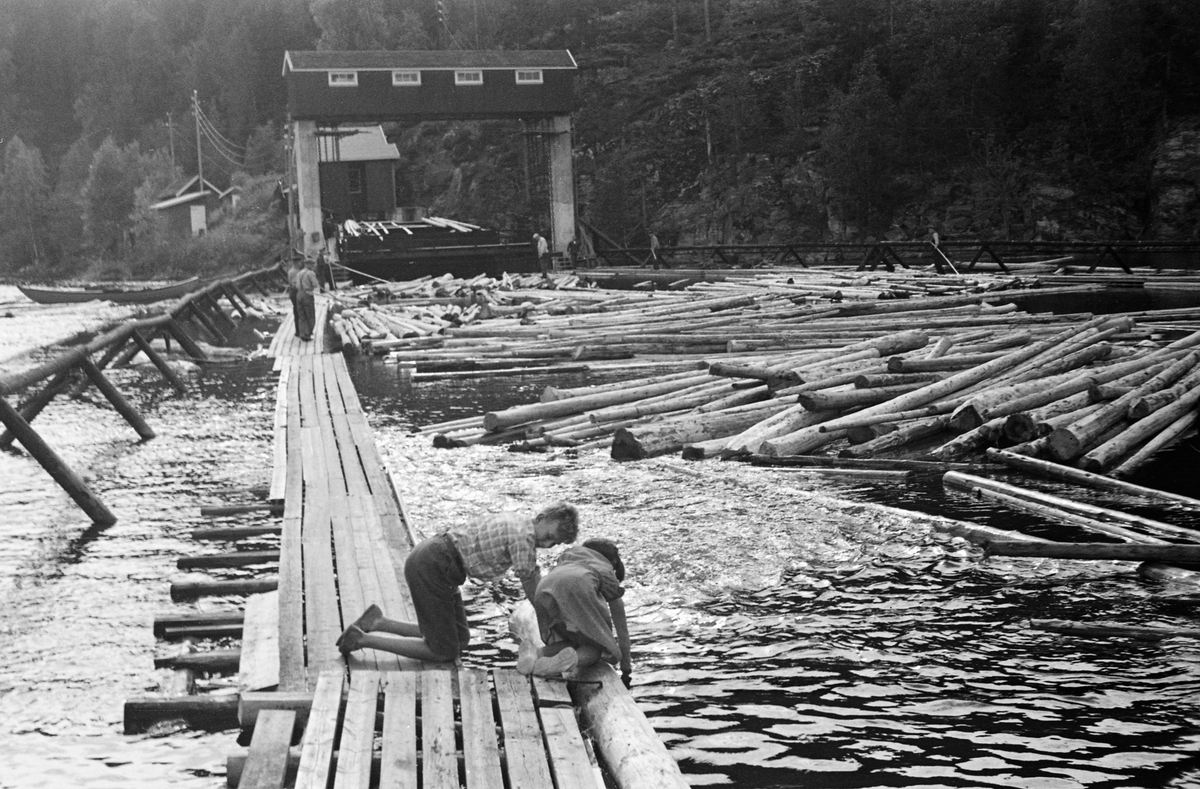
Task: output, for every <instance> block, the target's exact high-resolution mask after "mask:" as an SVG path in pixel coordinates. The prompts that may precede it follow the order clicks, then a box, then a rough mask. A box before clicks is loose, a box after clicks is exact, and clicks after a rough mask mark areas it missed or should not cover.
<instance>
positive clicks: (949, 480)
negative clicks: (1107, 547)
mask: <svg viewBox="0 0 1200 789" xmlns="http://www.w3.org/2000/svg"><path fill="white" fill-rule="evenodd" d="M942 483H943V484H944V485H948V486H954V487H960V488H965V489H968V490H970V489H973V488H981V489H985V490H993V491H999V492H1001V493H1005V494H1008V495H1010V496H1016V497H1019V498H1022V499H1025V500H1026V501H1033V502H1037V503H1040V504H1044V505H1047V506H1050V507H1054V508H1056V509H1059V510H1062V511H1064V512H1067V513H1072V514H1075V515H1082V516H1083V517H1086V518H1093V519H1096V520H1101V521H1104V522H1106V523H1115V524H1120V525H1122V526H1126V527H1131V528H1135V529H1140V530H1141V531H1142V532H1144V533H1146V534H1148V535H1151V536H1152V537H1153V539H1163V538H1167V537H1170V538H1177V539H1184V540H1190V541H1194V542H1200V531H1198V530H1196V529H1189V528H1186V527H1184V526H1176V525H1174V524H1172V523H1164V522H1162V521H1156V520H1152V519H1150V518H1143V517H1141V516H1139V515H1131V514H1129V513H1126V512H1121V511H1120V510H1114V509H1109V508H1107V507H1098V506H1095V505H1093V504H1084V503H1083V502H1077V501H1071V500H1070V499H1065V498H1063V497H1061V496H1053V495H1051V494H1049V493H1040V492H1038V491H1032V490H1026V489H1024V488H1020V487H1017V486H1016V485H1008V484H1006V483H1003V482H997V481H996V480H992V479H986V478H984V477H979V476H974V475H971V474H963V473H961V472H958V471H948V472H946V474H945V475H944V476H943V477H942ZM1139 541H1142V542H1144V541H1146V540H1139Z"/></svg>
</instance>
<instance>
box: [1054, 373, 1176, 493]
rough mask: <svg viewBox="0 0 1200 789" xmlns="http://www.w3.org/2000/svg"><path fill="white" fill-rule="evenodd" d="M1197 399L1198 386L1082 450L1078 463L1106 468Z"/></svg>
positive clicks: (1164, 425) (1089, 467)
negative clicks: (1083, 453) (1098, 443)
mask: <svg viewBox="0 0 1200 789" xmlns="http://www.w3.org/2000/svg"><path fill="white" fill-rule="evenodd" d="M1197 403H1200V388H1197V389H1193V390H1192V391H1190V392H1188V393H1187V394H1185V395H1184V396H1183V397H1181V398H1179V399H1178V400H1175V401H1174V402H1173V403H1171V404H1170V405H1168V406H1167V407H1165V408H1161V409H1159V410H1157V411H1155V412H1154V413H1152V414H1150V415H1149V416H1147V417H1145V418H1144V419H1141V420H1139V421H1137V422H1134V423H1133V424H1132V425H1130V426H1129V427H1128V428H1127V429H1125V430H1124V431H1122V432H1121V433H1120V434H1118V435H1117V436H1115V437H1113V438H1110V439H1109V440H1108V441H1106V442H1104V443H1103V444H1101V445H1100V446H1098V447H1096V448H1095V449H1093V450H1091V451H1090V452H1088V453H1087V454H1085V455H1084V456H1083V457H1082V458H1080V459H1079V465H1080V466H1081V467H1083V468H1084V469H1086V470H1088V471H1093V472H1102V471H1107V470H1108V469H1109V468H1111V467H1112V466H1114V465H1116V463H1117V461H1119V460H1120V459H1121V458H1123V457H1125V456H1126V455H1128V454H1129V453H1130V452H1132V451H1133V450H1134V448H1136V447H1138V446H1139V445H1141V444H1142V443H1144V442H1146V441H1148V440H1150V438H1152V437H1153V436H1155V435H1157V434H1158V433H1160V432H1162V431H1163V430H1164V429H1166V428H1167V427H1168V426H1170V425H1171V423H1173V422H1174V421H1175V420H1176V419H1178V418H1180V417H1181V416H1184V415H1186V414H1190V413H1192V412H1193V411H1194V410H1195V408H1196V404H1197ZM1051 443H1053V438H1052V439H1051Z"/></svg>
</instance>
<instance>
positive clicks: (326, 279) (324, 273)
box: [317, 247, 337, 291]
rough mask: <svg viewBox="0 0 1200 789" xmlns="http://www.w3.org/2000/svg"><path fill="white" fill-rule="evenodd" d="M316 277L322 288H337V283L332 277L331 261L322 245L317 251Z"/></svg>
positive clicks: (331, 289)
mask: <svg viewBox="0 0 1200 789" xmlns="http://www.w3.org/2000/svg"><path fill="white" fill-rule="evenodd" d="M317 279H318V281H320V283H321V287H322V289H323V290H330V291H333V290H337V283H336V282H335V281H334V279H333V261H332V260H330V259H329V252H328V251H327V250H326V249H325V248H324V247H322V248H321V251H320V252H318V253H317Z"/></svg>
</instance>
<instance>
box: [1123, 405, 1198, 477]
mask: <svg viewBox="0 0 1200 789" xmlns="http://www.w3.org/2000/svg"><path fill="white" fill-rule="evenodd" d="M1197 419H1200V414H1197V413H1196V412H1192V413H1189V414H1184V415H1183V416H1181V417H1179V418H1178V419H1176V420H1175V421H1174V422H1172V423H1171V424H1170V425H1169V426H1168V427H1167V428H1166V429H1165V430H1163V431H1162V432H1160V433H1159V434H1158V435H1157V436H1155V437H1154V438H1152V439H1150V440H1149V441H1147V442H1146V443H1145V444H1144V445H1143V446H1142V448H1141V449H1139V450H1138V451H1137V452H1134V453H1133V454H1132V455H1130V456H1129V458H1128V459H1126V460H1125V461H1123V462H1122V463H1121V464H1120V465H1119V466H1117V467H1116V468H1114V469H1113V470H1112V471H1111V472H1109V474H1110V476H1112V477H1127V476H1129V475H1130V474H1132V473H1133V472H1135V471H1137V470H1138V469H1139V468H1140V467H1141V466H1142V464H1144V463H1145V462H1146V461H1148V460H1149V459H1150V458H1152V457H1153V456H1154V454H1155V453H1157V452H1158V451H1159V450H1161V449H1164V448H1166V447H1167V446H1169V445H1170V444H1171V443H1172V442H1174V441H1176V440H1178V439H1179V438H1180V436H1182V435H1183V434H1185V433H1187V432H1188V431H1189V430H1191V429H1192V428H1193V427H1194V426H1195V425H1196V422H1197Z"/></svg>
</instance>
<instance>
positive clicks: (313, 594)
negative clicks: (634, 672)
mask: <svg viewBox="0 0 1200 789" xmlns="http://www.w3.org/2000/svg"><path fill="white" fill-rule="evenodd" d="M325 303H326V302H325V300H323V299H322V300H319V305H318V320H317V330H316V332H315V333H314V340H313V342H309V343H302V342H300V341H298V340H296V339H295V337H294V334H293V335H289V331H290V326H291V324H290V321H288V322H285V324H284V326H283V327H282V329H281V331H280V334H279V335H278V336H277V337H276V340H275V342H274V343H273V344H272V350H273V351H275V353H276V355H277V367H278V370H279V373H280V379H279V390H278V399H277V405H276V417H275V461H274V462H275V468H274V476H273V481H272V492H271V498H273V499H277V500H281V501H282V502H283V531H282V544H281V551H280V569H279V586H278V590H277V592H273V593H270V594H267V595H259V596H256V597H254V598H251V600H250V601H249V602H248V603H247V607H246V617H245V628H244V635H243V647H242V654H243V660H242V671H241V685H242V688H241V689H242V702H241V709H240V717H241V721H242V725H243V726H250V725H253V728H254V733H253V738H252V741H251V745H250V750H249V752H248V754H245V755H240V754H239V755H238V756H234V757H231V759H230V761H229V767H230V770H229V783H230V785H231V786H240V787H272V788H277V787H283V786H286V785H292V784H293V782H294V785H295V786H297V787H319V788H320V789H324V787H326V786H330V785H332V786H333V787H336V788H338V789H340V788H341V787H357V788H359V789H363V788H365V787H368V786H395V787H418V786H419V787H430V788H431V789H437V788H440V787H446V788H447V789H450V788H451V787H453V788H455V789H456V788H457V787H460V786H466V787H468V789H476V788H478V789H503V788H504V787H506V786H507V787H511V788H512V789H518V788H519V789H543V788H544V789H555V788H556V787H557V789H591V788H592V787H595V789H603V787H604V779H603V777H602V775H601V773H600V771H599V768H598V767H597V766H596V760H595V758H594V757H593V756H592V755H591V752H590V748H589V745H588V742H587V741H586V740H585V739H584V737H583V735H582V734H581V732H580V728H579V724H578V722H577V718H576V713H575V709H574V708H573V706H572V699H571V696H570V695H569V694H568V692H567V685H566V683H563V682H556V681H546V680H541V679H537V680H533V681H531V680H530V678H528V677H525V676H523V675H521V674H519V673H517V672H516V671H515V670H512V669H492V670H487V671H485V670H479V669H466V668H461V667H457V666H444V665H438V666H433V665H428V666H427V665H425V664H422V663H419V662H417V661H411V660H407V659H402V658H398V657H395V656H393V655H390V654H386V653H382V652H378V651H375V650H370V649H366V650H361V651H360V652H358V653H355V654H354V655H352V656H351V657H350V658H349V659H348V660H345V659H343V657H342V656H341V655H340V654H339V652H338V650H337V648H336V646H335V643H334V642H335V640H336V638H337V636H338V634H339V633H340V632H341V631H342V629H343V627H344V626H345V625H346V624H348V623H349V622H352V621H353V620H354V619H355V618H356V617H357V616H358V615H359V614H360V613H361V612H362V610H363V609H364V608H365V607H366V606H367V604H369V603H373V602H375V603H378V604H379V605H380V606H381V607H382V608H383V610H384V611H386V612H388V613H389V614H391V615H394V616H398V617H401V618H407V619H410V620H412V619H414V618H415V616H414V614H413V611H412V604H411V600H410V599H409V597H408V589H407V587H406V585H405V584H404V583H403V582H402V580H401V579H402V573H401V570H402V567H403V561H404V558H405V556H406V555H407V553H408V551H409V549H410V548H411V547H412V545H413V536H412V533H411V531H410V529H409V528H408V524H407V523H406V522H405V518H404V516H403V510H402V507H401V503H400V499H399V497H398V496H397V494H396V491H395V490H394V488H393V487H392V484H391V480H390V477H389V475H388V473H387V471H386V469H385V467H384V464H383V461H382V459H381V457H380V455H379V451H378V448H377V447H376V445H375V441H374V437H373V434H372V432H371V428H370V425H369V424H368V422H367V418H366V415H365V414H364V413H363V410H362V407H361V405H360V404H359V401H358V397H357V395H356V393H355V390H354V386H353V383H352V382H351V380H350V375H349V371H348V369H347V366H346V362H345V359H344V358H343V357H342V356H341V355H340V354H321V353H319V352H318V353H314V352H313V350H314V349H316V350H319V349H320V348H322V347H323V341H322V338H323V334H324V326H325V320H324V317H325V312H326V310H325V309H323V306H324V304H325ZM608 673H609V674H610V675H611V674H612V672H611V670H609V672H608ZM601 683H602V680H597V681H596V684H597V685H600V684H601ZM610 683H611V679H610ZM617 684H618V685H619V682H618V683H617ZM621 692H624V691H623V689H621ZM626 697H627V698H628V695H627V694H626ZM630 704H631V702H630ZM634 709H636V708H634ZM638 717H640V714H639V715H638ZM641 724H642V725H643V727H644V728H643V729H641V730H640V731H641V732H642V733H643V739H644V740H645V741H644V742H643V746H644V748H643V750H644V751H645V752H646V753H650V754H653V756H654V758H655V759H657V760H658V761H661V762H663V763H664V764H663V766H662V767H661V769H660V768H656V769H654V770H652V771H651V773H653V777H652V778H649V775H650V774H649V773H648V774H647V775H648V778H649V780H647V781H645V782H641V783H636V782H635V783H634V784H630V783H628V782H626V783H624V784H622V786H623V789H632V787H633V786H635V785H640V786H645V787H650V786H654V787H656V789H657V787H663V786H666V787H671V786H680V787H683V786H686V784H685V783H684V782H683V779H682V776H680V775H679V772H678V768H676V767H675V764H674V762H673V761H671V759H670V757H669V756H667V755H666V751H665V748H663V746H662V745H661V743H660V742H658V740H657V737H656V736H654V734H653V730H652V729H650V728H649V726H648V724H645V721H644V718H642V719H641ZM627 728H628V727H627ZM629 730H630V731H631V732H636V731H639V730H638V729H637V727H633V728H631V729H629ZM645 732H649V734H648V735H646V734H645ZM294 743H296V744H294ZM627 761H628V760H627ZM635 761H636V760H635ZM672 771H673V774H672ZM660 773H661V774H660ZM662 775H668V776H669V777H670V778H671V779H672V780H670V781H668V782H666V783H664V782H663V779H662ZM330 776H333V782H332V784H330V783H329V779H330Z"/></svg>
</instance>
